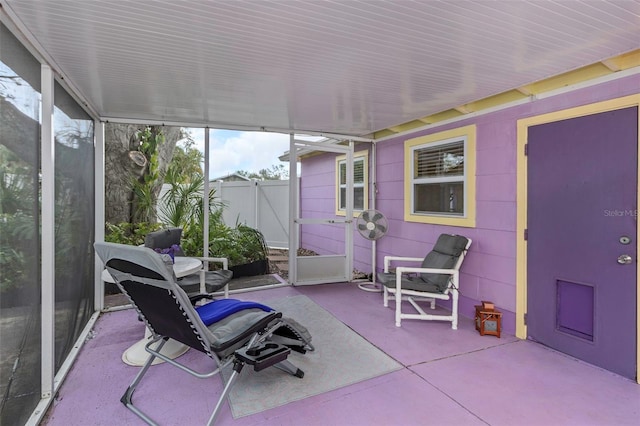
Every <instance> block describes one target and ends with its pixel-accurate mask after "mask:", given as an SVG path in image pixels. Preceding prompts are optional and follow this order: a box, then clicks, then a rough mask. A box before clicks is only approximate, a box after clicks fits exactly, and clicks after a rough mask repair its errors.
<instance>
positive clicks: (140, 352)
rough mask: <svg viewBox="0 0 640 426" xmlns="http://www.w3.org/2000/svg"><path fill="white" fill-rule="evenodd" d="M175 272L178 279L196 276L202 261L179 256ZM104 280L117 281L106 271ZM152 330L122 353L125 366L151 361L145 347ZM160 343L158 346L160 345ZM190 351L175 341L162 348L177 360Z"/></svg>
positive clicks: (155, 361) (146, 330)
mask: <svg viewBox="0 0 640 426" xmlns="http://www.w3.org/2000/svg"><path fill="white" fill-rule="evenodd" d="M174 261H175V263H174V264H173V272H174V273H175V274H176V277H177V278H180V277H184V276H187V275H191V274H194V273H196V272H198V271H199V270H200V269H201V268H202V261H201V260H199V259H196V258H193V257H182V256H178V257H176V258H175V259H174ZM102 280H103V281H105V282H108V283H115V280H114V279H113V277H112V276H111V274H109V271H107V270H106V269H105V270H104V271H102ZM151 337H152V334H151V330H149V329H148V328H146V327H145V332H144V338H143V339H142V340H139V341H138V342H136V343H134V344H133V345H131V346H130V347H129V348H127V350H126V351H124V352H123V353H122V361H124V363H125V364H129V365H133V366H135V367H141V366H143V365H144V363H145V362H146V361H147V359H149V355H150V354H149V353H148V352H147V351H146V350H145V346H146V344H147V343H149V341H150V340H151ZM159 344H160V342H158V343H157V344H156V345H159ZM188 350H189V347H188V346H186V345H183V344H182V343H180V342H177V341H175V340H173V339H169V340H168V341H167V343H165V344H164V346H163V347H162V351H160V353H162V354H163V355H164V356H166V357H168V358H171V359H175V358H177V357H179V356H180V355H182V354H184V353H185V352H187V351H188ZM161 362H164V361H162V360H161V359H160V358H156V359H155V360H153V365H155V364H160V363H161Z"/></svg>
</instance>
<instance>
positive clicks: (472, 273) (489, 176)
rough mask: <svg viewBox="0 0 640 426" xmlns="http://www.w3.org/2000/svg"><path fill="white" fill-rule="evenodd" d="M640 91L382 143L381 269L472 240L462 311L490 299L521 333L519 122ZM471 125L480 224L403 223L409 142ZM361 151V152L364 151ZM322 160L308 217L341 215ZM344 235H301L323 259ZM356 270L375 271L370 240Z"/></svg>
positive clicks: (608, 92) (314, 164)
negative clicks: (456, 239)
mask: <svg viewBox="0 0 640 426" xmlns="http://www.w3.org/2000/svg"><path fill="white" fill-rule="evenodd" d="M637 93H640V75H633V76H629V77H626V78H623V79H618V80H615V81H611V82H607V83H602V84H599V85H597V86H592V87H588V88H583V89H578V90H575V91H571V92H567V93H563V94H560V95H557V96H553V97H549V98H546V99H542V100H534V101H532V102H530V103H527V104H523V105H519V106H515V107H512V108H509V109H505V110H501V111H497V112H494V113H491V114H485V115H482V116H479V117H476V118H471V119H467V120H463V121H459V122H456V123H454V124H448V125H443V126H439V127H434V128H431V129H429V130H424V131H419V132H415V133H412V134H410V135H405V136H401V137H397V138H393V139H389V140H386V141H383V142H380V143H378V145H377V161H376V162H377V182H378V194H377V203H376V207H377V208H378V209H379V210H381V211H382V212H384V214H385V215H386V216H387V218H388V219H389V232H388V233H387V234H386V235H385V236H384V237H383V238H382V239H380V240H379V241H378V244H377V248H378V253H377V261H376V262H377V269H378V270H380V269H381V268H382V266H383V263H382V262H383V258H384V256H385V255H391V254H393V255H399V256H415V257H422V256H424V255H425V254H426V253H427V252H428V251H429V250H430V248H431V247H432V245H433V243H434V242H435V240H436V239H437V236H438V235H440V234H441V233H453V234H461V235H466V236H468V237H470V238H472V239H473V245H472V247H471V249H470V251H469V255H468V257H467V259H466V260H465V264H464V265H463V267H462V271H461V272H462V273H461V278H460V314H461V315H464V316H468V317H472V316H473V313H474V310H473V305H476V304H478V302H479V301H480V300H491V301H493V302H494V303H495V304H496V306H497V307H498V308H500V309H501V310H502V311H503V326H504V330H505V331H506V332H509V333H513V332H514V331H515V310H516V241H517V240H516V238H517V236H516V137H517V134H516V133H517V131H516V123H517V120H518V119H521V118H525V117H530V116H536V115H540V114H544V113H548V112H553V111H559V110H563V109H567V108H572V107H576V106H580V105H587V104H591V103H595V102H600V101H604V100H608V99H613V98H618V97H622V96H626V95H631V94H637ZM470 124H475V125H476V131H477V133H476V158H477V164H476V167H477V169H476V227H475V228H462V227H451V226H442V225H429V224H420V223H412V222H404V211H403V209H404V201H403V198H404V174H403V173H404V141H405V140H407V139H411V138H414V137H417V136H423V135H428V134H431V133H437V132H441V131H443V130H447V129H452V128H458V127H462V126H466V125H470ZM358 149H362V147H358V148H357V150H358ZM334 158H335V157H334V156H332V155H322V156H315V157H310V158H308V159H305V160H304V161H303V162H302V174H301V176H302V178H301V210H302V214H303V216H304V217H328V216H327V215H329V216H331V215H334V214H335V213H334V212H335V200H334V198H335V160H334ZM342 238H343V235H342V234H341V233H333V234H332V233H331V232H327V230H326V229H325V230H322V231H321V232H320V231H314V230H313V229H311V228H309V229H307V230H306V231H305V229H303V230H302V235H301V246H302V247H305V248H309V249H312V250H315V251H317V252H318V253H321V254H327V253H333V252H335V249H336V246H337V247H342V246H343V243H342V241H343V240H342ZM354 242H355V251H354V259H355V260H354V267H355V268H356V269H358V270H360V271H364V272H371V252H370V247H371V244H370V242H368V241H366V240H364V239H363V238H362V237H360V236H359V235H357V234H356V236H355V237H354Z"/></svg>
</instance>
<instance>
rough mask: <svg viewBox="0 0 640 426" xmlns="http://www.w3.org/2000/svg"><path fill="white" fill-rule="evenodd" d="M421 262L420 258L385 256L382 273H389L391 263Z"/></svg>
mask: <svg viewBox="0 0 640 426" xmlns="http://www.w3.org/2000/svg"><path fill="white" fill-rule="evenodd" d="M422 260H423V258H422V257H402V256H385V257H384V272H389V266H391V262H422Z"/></svg>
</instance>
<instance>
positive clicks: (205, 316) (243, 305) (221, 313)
mask: <svg viewBox="0 0 640 426" xmlns="http://www.w3.org/2000/svg"><path fill="white" fill-rule="evenodd" d="M256 308H257V309H262V310H263V311H265V312H272V311H273V309H271V308H270V307H268V306H265V305H261V304H260V303H256V302H244V301H242V300H237V299H221V300H215V301H213V302H210V303H207V304H206V305H202V306H198V307H197V308H196V311H197V312H198V315H200V319H202V322H203V323H204V324H205V325H207V326H208V325H211V324H213V323H214V322H217V321H220V320H221V319H223V318H226V317H228V316H229V315H231V314H235V313H236V312H239V311H242V310H244V309H256Z"/></svg>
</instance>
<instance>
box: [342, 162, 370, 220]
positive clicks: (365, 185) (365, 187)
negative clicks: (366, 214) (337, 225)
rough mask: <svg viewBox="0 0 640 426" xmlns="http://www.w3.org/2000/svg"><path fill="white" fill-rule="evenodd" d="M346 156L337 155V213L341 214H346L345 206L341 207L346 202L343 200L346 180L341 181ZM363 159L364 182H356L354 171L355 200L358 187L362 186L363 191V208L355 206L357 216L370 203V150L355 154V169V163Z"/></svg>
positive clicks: (354, 213) (354, 211)
mask: <svg viewBox="0 0 640 426" xmlns="http://www.w3.org/2000/svg"><path fill="white" fill-rule="evenodd" d="M346 161H347V159H346V156H344V155H340V156H338V157H336V215H339V216H345V215H346V213H345V209H344V207H341V206H342V205H343V204H344V202H343V201H342V200H341V198H342V195H341V194H342V192H341V190H342V189H345V188H346V186H347V185H346V182H344V183H342V182H341V181H340V167H341V166H342V165H346ZM359 161H361V162H362V174H363V176H362V179H363V181H362V182H356V181H355V173H354V181H353V191H354V194H353V196H354V201H355V191H356V189H358V188H362V193H363V195H362V196H363V203H362V204H363V208H362V209H359V208H357V207H356V206H355V204H354V206H353V215H354V217H355V216H357V215H358V214H360V212H362V211H364V210H367V208H368V205H369V191H368V188H369V152H368V151H359V152H356V153H354V154H353V166H354V169H355V165H356V163H357V162H359Z"/></svg>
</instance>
